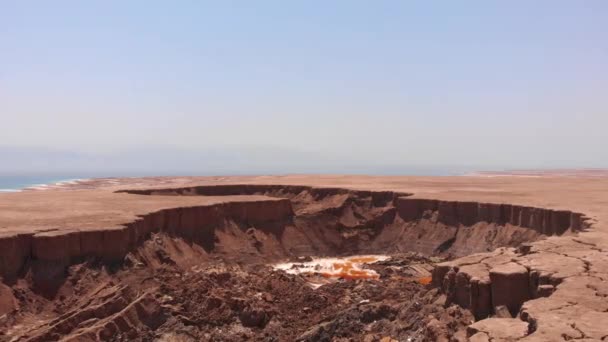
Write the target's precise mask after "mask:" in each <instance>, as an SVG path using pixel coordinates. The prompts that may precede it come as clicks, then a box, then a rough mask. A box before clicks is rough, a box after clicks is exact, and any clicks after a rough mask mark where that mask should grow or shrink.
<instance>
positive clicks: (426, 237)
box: [0, 185, 608, 340]
mask: <svg viewBox="0 0 608 342" xmlns="http://www.w3.org/2000/svg"><path fill="white" fill-rule="evenodd" d="M125 192H127V193H131V194H138V195H148V196H161V195H164V196H232V195H248V196H251V198H250V199H249V200H240V201H234V202H226V203H220V204H213V205H205V206H195V207H179V208H170V209H163V210H160V211H156V212H152V213H149V214H146V215H144V216H142V217H140V218H139V219H137V220H136V221H133V222H126V223H125V224H124V225H123V226H121V227H113V228H109V229H99V230H72V231H64V230H51V231H46V232H35V233H21V234H13V235H10V234H7V235H6V236H3V237H0V253H2V258H1V259H0V274H1V275H2V276H3V279H4V281H5V283H7V284H8V285H9V286H13V288H19V287H20V286H21V287H27V288H28V289H29V290H27V291H33V292H32V293H31V294H30V295H32V296H36V295H37V296H41V297H44V298H46V300H51V303H52V301H53V300H56V298H57V297H58V296H62V295H63V296H65V295H64V294H62V291H65V289H66V283H67V282H68V279H70V275H69V272H68V273H66V269H68V266H69V265H74V264H79V263H82V262H84V261H86V260H89V261H94V262H101V263H102V264H106V265H118V266H116V267H120V265H123V266H125V265H126V266H125V267H137V266H138V265H141V264H143V265H146V266H149V267H154V268H163V267H167V264H170V265H172V266H171V267H176V268H177V269H188V268H191V267H195V266H196V265H197V264H200V263H201V262H203V263H204V262H210V261H212V260H217V259H218V258H220V259H221V260H224V261H225V262H228V263H233V262H238V263H243V262H244V263H247V264H252V263H265V262H271V261H278V260H281V259H285V258H289V257H293V256H305V255H323V256H330V255H352V254H365V253H386V254H396V253H402V252H419V253H422V254H424V255H428V256H431V255H439V256H450V257H461V256H464V257H463V258H460V259H456V260H453V261H449V262H446V263H442V264H439V265H438V267H437V268H436V269H435V271H434V273H433V284H434V285H435V286H436V287H437V288H439V289H440V290H441V291H442V292H443V293H445V299H446V305H447V306H449V305H450V304H452V303H454V304H457V305H458V306H459V307H461V308H463V309H469V310H470V312H471V313H472V314H473V315H474V316H475V318H476V319H478V320H481V319H484V318H486V317H489V316H492V315H495V314H496V313H498V312H499V311H501V310H500V308H503V307H504V308H506V312H508V313H509V315H510V316H513V317H516V316H518V317H520V318H519V319H517V320H518V322H515V323H518V324H519V323H520V322H523V323H524V325H525V326H527V327H528V331H527V332H526V335H524V336H525V337H526V338H531V337H533V336H534V334H532V335H530V334H531V333H537V335H541V334H544V333H547V334H548V333H549V332H543V331H545V330H543V329H548V330H550V326H549V325H548V326H547V327H542V326H541V325H542V322H543V316H542V314H540V313H539V312H542V310H543V308H542V306H543V305H544V304H543V302H542V299H544V298H546V297H547V296H549V295H551V294H553V295H552V298H553V297H555V296H556V295H560V293H561V292H560V291H561V290H562V288H565V286H566V285H569V284H570V281H571V278H573V277H577V276H580V275H582V274H588V273H589V272H591V271H592V267H591V266H592V264H591V263H590V261H588V260H585V258H582V257H577V256H572V255H570V254H569V253H570V250H573V251H575V252H576V251H580V250H582V249H583V248H587V249H588V248H589V245H585V243H584V242H580V241H579V240H577V239H576V237H562V238H560V239H567V241H571V242H572V243H571V244H570V245H568V246H570V247H571V248H572V249H569V250H568V251H566V252H563V253H562V252H560V251H559V248H560V247H559V246H558V245H557V244H556V245H553V244H552V241H553V240H552V239H547V240H543V241H538V242H536V243H534V244H532V245H529V244H524V243H525V242H529V241H536V240H539V239H542V238H545V237H547V236H559V235H564V234H566V235H568V234H574V233H575V232H577V231H580V230H581V229H583V228H584V227H585V226H586V223H585V217H584V216H583V215H582V214H580V213H573V212H570V211H562V210H550V209H542V208H533V207H526V206H517V205H509V204H491V203H477V202H458V201H441V200H427V199H419V198H414V197H412V196H411V194H407V193H394V192H390V191H382V192H377V191H355V190H347V189H340V188H314V187H308V186H281V185H222V186H198V187H188V188H180V189H155V190H127V191H125ZM158 234H161V235H158ZM151 236H156V238H155V239H160V240H159V241H161V243H160V246H162V248H159V247H158V245H159V243H158V241H156V242H155V240H154V239H152V240H151ZM560 241H561V240H560ZM150 244H153V245H154V246H156V247H154V248H151V247H150ZM147 246H148V247H147ZM512 247H519V249H514V248H512ZM577 248H578V249H577ZM134 251H137V252H136V253H135V254H134ZM476 253H477V254H476ZM597 254H598V255H596V257H598V258H600V257H604V256H603V251H597ZM590 265H591V266H590ZM585 272H587V273H585ZM108 276H110V275H108ZM588 276H589V277H593V275H591V274H588ZM125 278H128V277H125ZM182 278H183V277H182ZM598 279H599V278H598ZM25 280H27V281H28V282H27V285H24V283H23V282H24V281H25ZM123 281H126V280H123ZM181 281H183V279H181ZM589 281H590V282H595V283H594V284H595V287H591V290H589V288H588V290H589V291H595V293H596V294H597V293H604V292H602V291H604V290H603V287H602V281H601V279H600V280H597V279H596V280H593V279H590V280H589ZM216 285H217V284H216ZM82 286H83V287H86V286H85V285H82ZM116 286H119V284H116V285H112V286H110V285H108V287H107V288H105V289H104V291H109V292H108V294H107V295H101V294H100V293H97V292H93V293H89V294H88V296H90V299H91V300H92V301H93V302H91V301H89V302H87V303H86V305H84V306H82V309H76V311H70V312H66V313H63V315H62V316H61V317H60V318H58V319H59V321H57V322H56V323H55V324H49V329H50V330H48V329H47V330H48V331H47V330H44V329H42V330H44V331H46V332H44V333H42V332H40V331H41V330H40V329H41V328H36V329H34V330H35V331H36V333H33V334H31V335H29V336H30V337H32V336H39V337H40V336H46V337H45V338H47V337H49V336H55V337H58V336H61V335H62V334H65V335H70V336H79V337H78V338H82V339H83V340H86V339H87V338H88V339H89V340H94V339H95V338H102V339H103V336H111V335H112V334H117V333H120V334H122V335H121V336H135V335H129V334H133V333H134V332H135V333H137V334H139V335H140V336H147V335H145V334H151V335H149V336H156V335H154V333H153V332H154V331H155V330H156V329H157V328H158V327H159V326H161V325H164V324H167V323H166V322H167V318H166V317H165V316H164V315H165V314H166V312H167V310H162V309H161V306H162V305H170V304H171V303H170V302H171V301H170V300H169V301H168V303H163V300H160V299H159V298H157V297H158V296H156V297H155V296H154V295H153V294H152V293H151V292H144V293H143V294H141V293H136V294H132V293H126V292H121V291H126V290H122V288H121V287H116ZM182 286H183V285H182ZM569 286H573V285H569ZM389 287H390V286H389ZM85 290H86V289H82V291H85ZM165 290H166V289H163V288H162V287H161V288H160V289H158V288H155V289H154V291H160V293H165V292H166V291H165ZM3 291H4V292H6V291H8V290H6V289H5V290H2V289H0V294H2V293H3ZM24 291H25V290H24ZM27 291H25V292H24V293H26V295H24V298H25V297H27V293H28V292H27ZM9 292H10V291H9ZM127 292H128V291H127ZM13 293H15V292H14V290H13ZM156 293H158V292H156ZM9 294H10V293H9ZM436 295H439V294H436ZM97 297H99V298H102V301H103V302H100V303H97V304H96V303H94V301H95V300H99V298H97ZM106 298H107V300H106ZM112 298H114V299H112ZM431 299H432V300H436V299H437V298H435V297H433V298H430V297H429V299H428V300H431ZM531 299H537V300H533V301H529V302H526V301H528V300H531ZM24 300H27V299H24ZM39 300H40V302H41V303H42V302H44V300H43V299H39ZM201 300H205V301H207V300H211V299H209V297H205V298H202V299H201ZM22 301H23V300H22ZM22 301H21V303H20V299H18V298H16V297H15V296H14V295H6V296H0V304H1V306H2V307H3V308H2V310H0V313H2V312H7V313H8V314H9V316H10V314H11V313H14V312H15V309H16V308H17V307H19V306H20V305H21V306H24V305H23V303H22ZM159 303H160V304H159ZM524 303H525V304H524ZM161 304H162V305H161ZM47 305H53V304H48V302H47ZM210 305H213V304H210ZM522 305H523V308H522ZM237 306H238V305H237ZM91 307H94V308H95V309H91ZM106 307H111V308H112V309H106ZM539 307H540V308H541V309H539ZM165 309H166V308H165ZM607 309H608V308H607ZM41 310H42V309H41ZM96 310H98V311H96ZM108 310H109V311H108ZM408 310H409V309H408ZM451 310H453V309H451ZM43 311H44V310H43ZM169 311H170V312H172V313H174V314H175V312H179V310H177V311H174V310H169ZM233 311H234V312H239V314H238V317H239V322H240V323H239V324H240V325H241V326H245V327H248V326H259V325H261V324H262V323H261V322H266V321H267V320H268V321H271V317H268V313H267V312H266V311H264V310H262V311H260V310H259V309H258V308H256V307H248V308H247V309H246V310H245V309H243V308H241V307H238V310H236V311H235V310H232V311H230V312H233ZM397 311H398V310H397ZM100 312H102V313H101V314H100ZM502 312H505V311H504V310H502ZM66 315H67V316H66ZM70 315H71V316H70ZM349 315H350V314H345V315H343V316H339V317H342V318H339V317H338V318H336V319H337V321H335V322H341V321H340V320H346V321H349V322H350V321H352V320H353V319H352V318H348V317H350V316H349ZM72 316H74V317H77V318H78V319H76V321H73V320H72V319H71V318H70V317H72ZM355 316H356V315H355ZM436 316H437V318H440V317H441V315H440V314H436ZM596 316H597V317H596ZM596 316H593V317H592V318H593V319H598V318H602V317H603V316H601V312H600V314H596ZM7 317H8V316H7ZM171 317H172V318H169V320H171V319H175V316H174V315H171ZM357 317H359V316H357ZM10 319H12V320H13V322H18V321H19V319H23V317H21V318H19V317H18V316H15V315H13V317H12V318H10ZM226 319H227V321H226V322H224V323H222V324H234V322H233V321H232V320H233V319H234V317H233V316H232V315H231V314H230V315H228V318H226ZM357 319H360V318H357ZM357 319H355V321H356V320H357ZM445 320H447V318H444V322H441V320H438V319H436V322H435V321H432V322H426V323H428V327H427V328H425V329H426V330H425V334H426V335H425V336H427V338H430V337H429V336H433V339H435V340H442V339H443V338H446V335H449V334H451V333H454V331H453V330H450V329H448V328H446V323H445ZM495 320H496V319H495V318H492V319H491V320H490V321H488V320H482V321H480V322H484V323H479V325H476V326H472V328H471V329H469V332H468V333H469V335H470V336H471V338H473V336H474V338H476V339H479V338H485V337H484V336H486V335H487V336H488V338H494V339H495V340H496V339H500V338H502V337H498V336H499V335H496V334H501V332H500V331H499V332H495V330H496V329H498V328H496V329H495V330H493V329H494V328H495V327H499V326H500V325H504V324H506V322H507V321H495ZM72 321H73V322H75V323H70V322H72ZM494 322H499V323H494ZM509 322H511V321H509ZM266 323H267V322H266ZM515 323H513V324H515ZM180 324H183V322H182V323H180ZM307 324H311V325H312V324H313V321H307ZM336 324H337V323H336ZM340 324H342V323H340ZM9 325H10V324H9ZM520 325H521V324H519V325H517V326H518V327H519V326H520ZM264 326H265V324H264ZM478 326H482V327H483V328H477V327H478ZM487 326H490V328H488V327H487ZM165 327H166V326H165ZM329 327H330V325H328V326H325V325H323V326H321V327H318V326H317V328H318V329H317V328H315V329H317V330H314V329H313V328H311V329H313V330H310V332H309V333H310V334H312V335H311V336H317V337H318V338H321V337H319V336H325V337H327V338H329V337H330V336H335V335H336V334H337V332H336V331H332V330H328V329H329ZM319 329H321V330H320V332H319ZM518 329H519V328H518ZM518 329H512V330H517V331H518V332H517V334H520V332H519V330H521V329H519V330H518ZM570 329H572V331H573V332H572V333H571V334H570V335H568V336H572V337H573V338H576V337H578V336H579V335H581V334H577V331H578V330H577V329H576V328H573V327H570ZM498 330H500V329H498ZM382 331H388V330H382ZM171 333H173V332H170V331H166V329H165V332H164V333H163V334H165V335H166V336H169V335H170V334H171ZM45 334H46V335H45ZM49 334H50V335H49ZM103 334H106V335H103ZM142 334H143V335H142ZM167 334H169V335H167ZM315 334H316V335H315ZM319 334H321V335H319ZM237 335H238V334H237ZM583 335H584V334H583ZM0 336H1V335H0ZM86 336H89V337H86ZM256 336H257V335H256ZM304 336H307V335H304ZM419 336H422V335H419ZM493 336H495V337H493ZM500 336H502V335H500ZM325 337H323V338H325ZM520 337H522V336H520ZM520 337H514V336H511V337H508V338H520ZM40 338H42V337H40ZM150 338H152V337H150ZM167 338H168V337H167ZM315 338H316V337H315ZM315 338H312V340H314V339H315ZM506 338H507V337H506ZM235 339H237V338H236V337H235ZM303 339H305V338H303ZM321 339H322V338H321ZM25 340H27V338H26V339H25ZM31 340H35V339H31ZM43 340H44V339H43ZM237 340H238V339H237Z"/></svg>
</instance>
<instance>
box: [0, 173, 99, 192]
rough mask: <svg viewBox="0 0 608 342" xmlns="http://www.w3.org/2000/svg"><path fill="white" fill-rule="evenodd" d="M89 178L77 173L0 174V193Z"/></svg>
mask: <svg viewBox="0 0 608 342" xmlns="http://www.w3.org/2000/svg"><path fill="white" fill-rule="evenodd" d="M83 178H89V177H82V176H77V175H68V174H66V175H57V174H53V175H43V174H41V175H23V176H21V175H0V193H5V192H17V191H21V190H22V189H24V188H30V187H41V186H45V185H49V184H56V183H60V182H70V181H75V180H78V179H83Z"/></svg>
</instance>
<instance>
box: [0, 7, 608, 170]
mask: <svg viewBox="0 0 608 342" xmlns="http://www.w3.org/2000/svg"><path fill="white" fill-rule="evenodd" d="M0 119H1V120H0V147H2V148H0V153H4V154H5V157H6V156H8V157H6V158H7V159H8V160H9V162H8V163H3V162H2V161H0V171H2V170H1V169H4V171H6V170H9V169H11V168H12V167H13V166H14V165H18V166H19V167H20V168H21V169H27V168H28V167H31V168H39V169H44V168H45V167H48V168H50V169H52V168H57V169H61V168H64V169H69V168H72V169H78V168H84V169H87V168H89V169H103V168H109V169H116V170H122V169H125V170H126V169H132V170H138V169H142V170H143V169H145V170H146V171H147V172H150V173H155V172H158V173H162V172H165V171H167V172H168V171H174V172H183V173H189V172H203V171H209V172H214V171H216V170H219V171H225V172H231V171H234V170H240V171H243V170H252V171H253V172H297V171H302V172H326V171H327V172H349V171H352V172H367V171H368V170H372V171H370V172H375V171H374V170H382V169H383V168H385V169H386V170H389V169H390V170H397V171H396V172H400V171H399V170H401V169H403V170H406V169H407V168H408V167H414V168H431V169H432V168H433V167H439V166H442V167H443V166H453V167H474V168H483V169H492V168H505V167H506V168H531V167H608V133H607V129H608V1H604V0H598V1H583V0H581V1H572V0H569V1H559V0H557V1H556V0H551V1H527V0H526V1H417V2H414V1H354V0H349V1H214V2H209V1H162V2H161V1H5V0H0ZM23 151H26V153H22V152H23ZM19 155H21V157H20V161H19V162H17V161H14V160H16V159H19V158H17V157H15V156H19ZM41 156H42V157H41ZM134 156H140V157H134ZM11 158H13V159H11ZM45 158H46V159H45ZM3 159H4V158H3ZM4 160H6V159H4ZM11 161H14V162H11ZM19 163H21V164H19ZM170 163H174V165H173V166H172V168H166V169H163V168H162V167H161V165H165V166H166V165H168V164H170ZM269 165H270V166H269ZM15 167H16V166H15ZM219 171H218V172H219ZM245 172H246V171H245Z"/></svg>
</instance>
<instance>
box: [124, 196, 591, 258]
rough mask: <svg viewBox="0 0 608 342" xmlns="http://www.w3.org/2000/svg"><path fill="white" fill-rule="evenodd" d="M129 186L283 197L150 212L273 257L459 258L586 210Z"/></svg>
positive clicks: (202, 236) (524, 238) (513, 242)
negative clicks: (400, 255)
mask: <svg viewBox="0 0 608 342" xmlns="http://www.w3.org/2000/svg"><path fill="white" fill-rule="evenodd" d="M127 192H129V193H134V194H141V195H187V196H235V195H249V196H253V195H255V196H264V197H269V198H273V199H284V200H276V201H267V202H264V201H262V200H260V201H257V202H256V201H252V202H243V203H241V204H240V205H239V204H233V205H232V206H233V208H226V210H225V212H222V213H220V212H217V213H211V212H209V211H208V210H201V209H198V208H181V209H180V210H179V213H171V212H170V211H167V212H165V213H160V214H157V215H160V216H163V217H152V218H149V219H150V220H154V221H156V224H157V225H161V226H163V228H164V230H166V231H169V232H172V233H174V234H177V235H182V236H187V237H189V238H192V239H194V240H195V241H199V242H200V244H201V246H203V247H204V248H205V249H206V251H207V252H210V253H221V254H227V255H229V254H231V253H233V252H234V253H236V252H239V253H242V254H243V253H244V254H249V255H251V256H255V257H256V258H257V257H262V258H268V259H275V258H281V257H290V256H340V255H355V254H391V253H401V252H419V253H422V254H424V255H427V256H434V255H438V256H449V257H452V258H453V257H461V256H465V255H469V254H472V253H479V252H487V251H492V250H494V249H496V248H498V247H505V246H510V247H516V246H519V245H521V244H522V243H524V242H529V241H534V240H537V239H539V238H542V237H544V236H549V235H561V234H564V233H568V232H574V231H577V230H579V229H580V227H581V225H582V216H581V215H580V214H577V213H572V212H569V211H554V210H547V209H541V208H533V207H524V206H517V205H508V204H492V203H477V202H457V201H441V200H429V199H419V198H414V197H412V196H411V195H410V194H407V193H395V192H389V191H386V192H376V191H355V190H346V189H332V188H313V187H305V186H279V185H222V186H201V187H192V188H183V189H166V190H162V189H161V190H138V191H135V190H134V191H127ZM256 198H262V197H256ZM176 215H177V216H178V217H173V216H176Z"/></svg>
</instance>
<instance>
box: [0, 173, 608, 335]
mask: <svg viewBox="0 0 608 342" xmlns="http://www.w3.org/2000/svg"><path fill="white" fill-rule="evenodd" d="M606 222H608V173H607V172H601V171H598V170H594V171H580V170H579V171H571V172H567V173H555V172H544V173H531V174H526V173H519V174H517V175H497V174H483V175H477V176H468V177H372V176H321V175H320V176H263V177H262V176H258V177H180V178H176V177H173V178H163V177H157V178H129V179H94V180H84V181H81V182H78V183H75V184H63V185H61V186H55V187H48V188H45V189H38V190H34V191H23V192H20V193H10V194H1V195H0V255H1V258H0V275H1V277H2V283H1V284H0V341H370V342H371V341H382V342H391V341H519V340H521V341H569V340H579V341H602V340H608V324H607V323H608V226H606ZM358 255H382V256H386V257H388V258H380V259H378V260H379V261H377V262H375V263H369V264H365V265H362V266H361V267H362V268H363V269H362V270H356V272H358V273H355V271H352V270H350V266H349V269H348V270H347V269H346V268H345V266H344V264H340V265H341V266H336V264H334V266H333V267H338V269H340V270H342V271H345V273H344V274H341V276H342V278H340V277H337V276H335V275H328V274H326V273H324V272H323V271H322V270H321V269H319V268H317V269H313V270H312V271H309V272H302V273H299V272H296V271H295V270H297V269H298V267H303V265H304V264H305V263H308V262H311V260H313V261H314V260H317V258H322V257H344V258H348V257H351V256H358ZM284 262H292V263H294V265H295V266H293V269H284V270H281V269H277V268H276V267H274V266H275V265H276V264H277V263H284ZM315 262H316V261H315ZM340 267H341V268H340ZM347 271H348V272H347ZM349 272H350V273H349ZM347 273H348V274H347ZM370 274H373V276H367V275H370ZM363 275H366V276H363Z"/></svg>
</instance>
